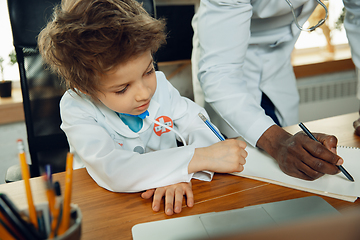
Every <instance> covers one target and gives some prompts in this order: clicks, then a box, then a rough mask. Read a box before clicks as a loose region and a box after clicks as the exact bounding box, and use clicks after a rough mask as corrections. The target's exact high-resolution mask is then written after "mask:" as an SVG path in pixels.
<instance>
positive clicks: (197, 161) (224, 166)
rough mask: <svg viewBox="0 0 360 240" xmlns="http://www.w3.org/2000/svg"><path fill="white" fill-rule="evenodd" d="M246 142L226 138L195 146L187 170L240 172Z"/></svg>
mask: <svg viewBox="0 0 360 240" xmlns="http://www.w3.org/2000/svg"><path fill="white" fill-rule="evenodd" d="M245 148H246V143H245V142H244V141H241V140H237V139H227V140H225V141H223V142H218V143H215V144H213V145H211V146H209V147H204V148H196V149H195V153H194V156H193V158H192V159H191V161H190V163H189V166H188V172H189V173H195V172H199V171H206V170H207V171H212V172H218V173H232V172H241V171H242V170H244V167H243V165H244V164H245V162H246V161H245V158H246V157H247V152H246V151H245Z"/></svg>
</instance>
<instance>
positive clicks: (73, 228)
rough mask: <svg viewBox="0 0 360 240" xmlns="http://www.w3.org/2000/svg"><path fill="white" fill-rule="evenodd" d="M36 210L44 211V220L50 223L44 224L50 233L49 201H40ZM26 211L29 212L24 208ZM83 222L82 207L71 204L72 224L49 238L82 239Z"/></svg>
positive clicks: (59, 239) (54, 239)
mask: <svg viewBox="0 0 360 240" xmlns="http://www.w3.org/2000/svg"><path fill="white" fill-rule="evenodd" d="M35 208H36V212H38V213H39V212H43V213H44V214H43V221H44V222H45V223H48V224H44V227H45V229H46V232H47V233H50V224H49V223H50V221H49V220H50V219H49V214H48V203H47V202H43V203H38V204H36V205H35ZM22 211H23V212H24V213H26V214H28V209H23V210H22ZM81 222H82V214H81V211H80V208H79V207H78V205H76V204H73V203H72V204H71V218H70V226H69V228H68V230H67V231H66V232H65V233H64V234H61V235H58V236H56V237H54V238H48V239H49V240H50V239H52V240H80V239H81Z"/></svg>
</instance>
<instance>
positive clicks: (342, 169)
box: [299, 123, 354, 182]
mask: <svg viewBox="0 0 360 240" xmlns="http://www.w3.org/2000/svg"><path fill="white" fill-rule="evenodd" d="M299 127H300V128H301V129H302V130H303V131H304V132H305V133H306V135H308V137H309V138H311V139H312V140H314V141H316V142H319V140H317V139H316V138H315V137H314V135H313V134H312V133H311V132H310V131H309V129H307V127H305V125H304V124H303V123H299ZM337 167H338V168H339V169H340V171H341V172H342V173H343V174H344V175H345V177H346V178H347V179H349V180H350V181H352V182H354V178H353V177H352V176H351V175H350V173H348V172H347V171H346V169H345V168H344V167H343V166H341V165H338V166H337Z"/></svg>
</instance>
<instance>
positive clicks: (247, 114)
mask: <svg viewBox="0 0 360 240" xmlns="http://www.w3.org/2000/svg"><path fill="white" fill-rule="evenodd" d="M291 2H292V4H293V6H294V8H295V9H296V12H297V14H298V22H299V24H300V25H303V24H304V23H305V21H306V20H307V19H308V17H309V16H310V15H311V13H312V12H313V10H314V9H315V7H316V6H317V2H316V1H315V0H292V1H291ZM349 2H353V3H354V2H357V3H356V4H357V5H358V2H359V1H358V0H356V1H355V0H353V1H351V0H349ZM354 4H355V3H354ZM192 24H193V28H194V40H193V46H194V49H193V55H192V64H193V66H192V67H193V79H194V81H195V82H194V85H195V89H194V92H195V94H196V95H198V94H199V92H201V90H199V88H196V85H197V79H199V80H200V84H201V87H202V90H203V91H204V93H205V100H206V102H208V103H210V104H211V106H212V107H213V108H214V109H215V111H216V112H217V113H218V114H219V115H220V116H221V117H222V118H223V119H224V120H225V121H226V122H227V124H228V125H229V126H230V127H231V128H232V129H233V130H235V131H236V132H235V133H234V132H232V133H229V132H227V129H225V128H224V127H225V126H222V125H220V126H219V125H218V127H219V128H220V130H222V131H223V132H225V133H227V134H229V135H231V136H237V135H241V136H242V137H244V138H245V140H247V141H248V142H249V143H250V144H251V145H253V146H255V145H256V142H257V141H258V139H259V138H260V136H261V135H262V134H263V133H264V132H265V131H266V130H267V129H268V128H269V127H270V126H272V125H273V124H274V122H273V121H272V119H271V118H270V117H268V116H266V115H265V112H264V111H263V109H262V108H261V107H260V102H261V96H262V92H264V93H265V94H266V95H267V96H268V97H269V98H270V99H271V101H272V102H273V103H274V105H275V108H276V109H275V114H276V116H277V117H278V119H279V121H280V124H281V125H282V126H287V125H292V124H296V123H298V103H299V96H298V91H297V88H296V79H295V76H294V73H293V68H292V66H291V61H290V57H291V52H292V50H293V47H294V44H295V42H296V40H297V38H298V36H299V34H300V30H299V29H298V28H297V27H296V25H295V23H294V19H293V16H292V13H291V9H290V7H289V5H288V4H287V3H286V1H285V0H201V3H200V7H199V9H198V11H197V14H196V15H195V16H194V19H193V23H192ZM354 31H357V32H358V31H359V28H357V29H356V30H354ZM357 39H359V38H357ZM357 41H358V40H357ZM358 45H359V44H358ZM195 100H196V102H198V103H199V104H203V103H202V102H201V98H200V99H199V98H195ZM211 118H212V120H213V122H214V121H215V120H214V118H215V116H213V115H211Z"/></svg>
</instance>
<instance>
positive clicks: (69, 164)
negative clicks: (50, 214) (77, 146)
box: [59, 153, 74, 235]
mask: <svg viewBox="0 0 360 240" xmlns="http://www.w3.org/2000/svg"><path fill="white" fill-rule="evenodd" d="M73 157H74V155H73V154H72V153H68V154H67V157H66V176H65V194H64V204H63V215H62V220H61V224H60V228H59V235H61V234H63V233H65V232H66V230H67V229H68V228H69V223H70V203H71V190H72V175H73Z"/></svg>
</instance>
